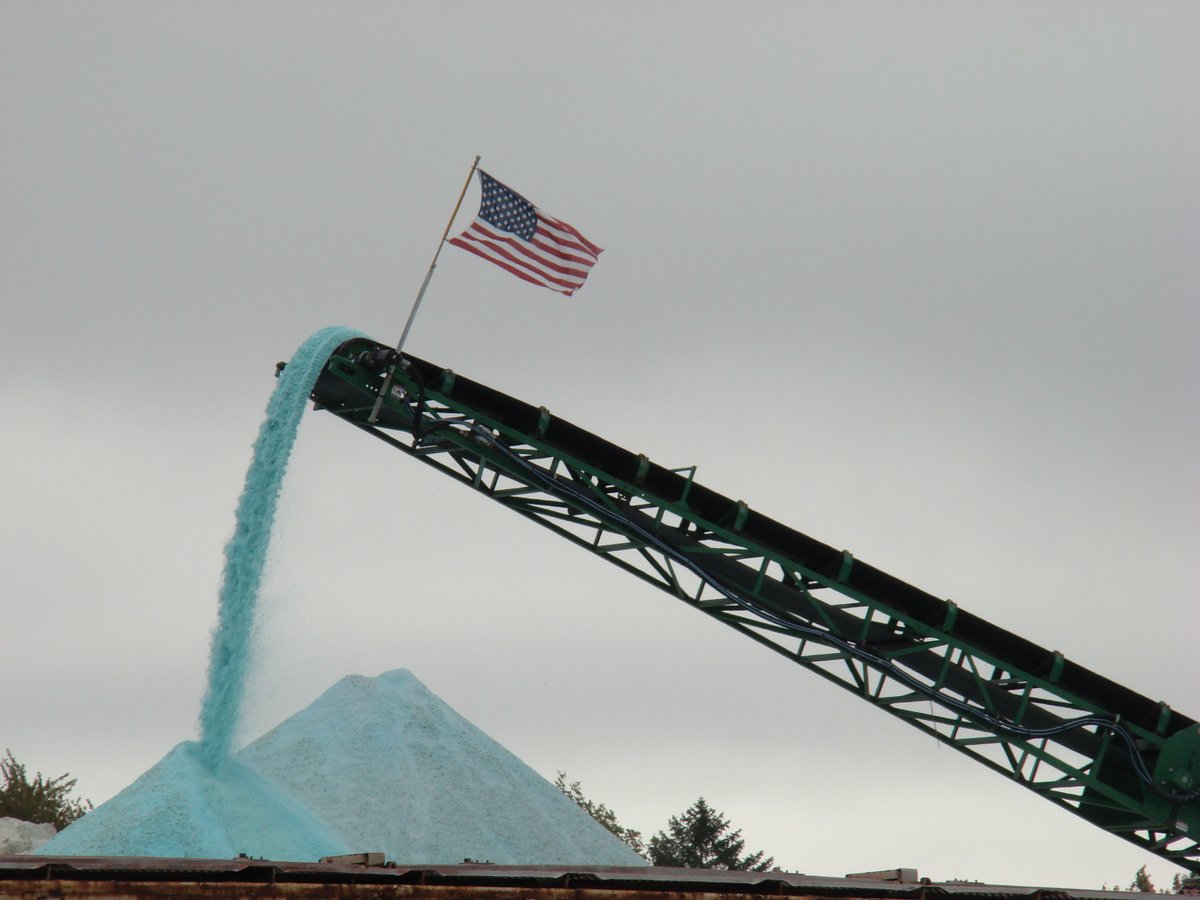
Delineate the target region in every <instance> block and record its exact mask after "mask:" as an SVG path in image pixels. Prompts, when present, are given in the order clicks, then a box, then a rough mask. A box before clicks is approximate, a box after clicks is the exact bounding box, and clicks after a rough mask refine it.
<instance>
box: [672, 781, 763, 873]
mask: <svg viewBox="0 0 1200 900" xmlns="http://www.w3.org/2000/svg"><path fill="white" fill-rule="evenodd" d="M667 829H668V831H667V832H663V831H660V832H659V833H658V834H656V835H654V837H652V838H650V861H651V862H652V863H654V865H656V866H685V867H687V868H692V869H741V870H748V871H753V872H765V871H766V870H767V869H769V868H770V867H771V865H772V864H773V863H774V862H775V858H774V857H770V856H769V857H767V858H766V859H763V852H762V851H761V850H759V851H758V852H757V853H751V854H749V855H748V856H742V851H743V849H744V848H745V846H746V842H745V841H744V840H743V839H742V831H741V829H740V828H739V829H738V830H737V831H734V832H730V831H729V820H728V819H726V818H725V817H724V816H723V815H722V814H721V813H720V812H718V811H717V810H715V809H713V808H712V807H711V806H709V805H708V803H707V802H706V801H705V799H704V798H703V797H701V798H700V799H699V800H697V801H696V802H695V803H693V804H692V805H691V806H690V807H689V808H688V809H687V810H686V811H685V812H684V814H683V815H682V816H671V818H670V820H669V821H668V823H667ZM668 832H669V833H668Z"/></svg>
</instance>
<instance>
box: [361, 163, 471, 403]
mask: <svg viewBox="0 0 1200 900" xmlns="http://www.w3.org/2000/svg"><path fill="white" fill-rule="evenodd" d="M479 159H480V157H479V156H476V157H475V162H473V163H471V171H469V172H468V173H467V180H466V181H465V182H463V187H462V191H461V192H459V195H458V202H457V203H455V204H454V212H452V213H450V221H449V222H447V223H446V230H445V231H443V232H442V239H441V240H440V241H438V246H437V251H436V252H435V253H434V254H433V262H431V263H430V264H429V271H428V272H426V273H425V280H424V281H422V282H421V289H420V290H419V291H417V299H416V300H415V301H413V305H412V309H411V310H410V311H409V313H408V321H406V322H405V323H404V331H402V332H401V333H400V340H399V341H397V342H396V356H395V359H394V360H393V362H392V364H391V365H389V366H388V369H387V374H386V375H385V376H384V377H383V386H382V387H381V388H380V389H379V396H378V397H376V398H375V406H374V407H373V408H372V409H371V415H369V416H368V417H367V422H368V423H369V424H371V425H374V424H375V422H376V421H378V419H379V410H380V408H381V407H382V406H383V398H384V397H385V396H386V395H387V392H388V389H389V388H390V387H391V386H392V376H393V375H394V374H395V372H396V366H397V365H398V364H399V362H400V351H401V349H402V348H403V347H404V342H405V341H406V340H407V339H408V333H409V331H411V330H412V325H413V319H415V318H416V317H417V310H418V309H419V308H420V306H421V300H422V299H424V297H425V289H426V288H427V287H429V279H431V278H432V277H433V270H434V269H436V268H437V261H438V257H439V256H440V255H441V253H442V247H444V246H445V245H446V238H447V237H449V235H450V229H451V228H452V227H454V219H455V217H457V216H458V210H459V207H461V206H462V202H463V197H465V196H467V188H469V187H470V186H471V179H472V178H473V177H474V175H475V170H476V169H478V168H479Z"/></svg>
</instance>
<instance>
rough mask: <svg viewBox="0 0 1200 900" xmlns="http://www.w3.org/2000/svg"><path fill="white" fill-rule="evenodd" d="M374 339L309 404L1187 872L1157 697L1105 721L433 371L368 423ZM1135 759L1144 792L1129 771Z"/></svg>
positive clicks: (1194, 824) (1192, 835)
mask: <svg viewBox="0 0 1200 900" xmlns="http://www.w3.org/2000/svg"><path fill="white" fill-rule="evenodd" d="M379 346H380V345H377V344H375V343H374V342H358V343H354V342H352V343H351V345H348V346H344V347H343V348H340V349H339V351H338V352H337V353H335V355H334V356H333V357H331V359H330V361H329V363H328V364H327V367H326V370H325V372H324V373H323V375H322V380H323V381H319V382H318V387H317V390H315V391H314V401H315V403H316V404H317V406H318V407H319V408H325V409H328V411H329V412H331V413H333V414H334V415H336V416H338V417H340V418H342V419H344V420H346V421H348V422H350V423H352V424H354V425H356V426H357V427H359V428H361V429H363V430H365V431H367V432H369V433H370V434H372V435H374V436H375V437H377V438H379V439H381V440H383V441H385V442H387V443H388V444H390V445H391V446H393V447H395V448H396V449H398V450H401V451H402V452H404V453H406V454H408V455H409V456H412V457H414V458H415V459H418V460H420V461H421V462H423V463H425V464H426V465H429V466H432V467H433V468H435V469H437V470H438V471H440V472H442V473H443V474H446V475H449V476H450V477H452V478H454V479H456V480H458V481H461V482H463V483H464V484H466V485H469V486H470V487H472V488H474V489H475V490H477V491H479V492H480V493H483V494H486V495H487V496H489V497H490V498H492V499H493V500H495V501H496V502H498V503H501V504H503V505H504V506H506V507H508V508H509V509H511V510H513V511H514V512H516V513H519V514H520V515H522V516H525V517H526V518H528V519H530V520H532V521H534V522H537V523H538V524H539V525H542V526H544V527H545V528H548V529H550V530H551V531H553V532H554V533H556V534H558V535H560V536H561V537H563V538H565V539H567V540H569V541H571V542H572V543H575V544H577V545H579V546H581V547H583V548H585V549H587V550H589V551H591V552H592V553H594V554H596V555H597V556H600V557H601V558H603V559H605V560H607V561H608V562H610V563H612V564H613V565H616V566H618V567H620V568H622V569H624V570H625V571H626V572H628V573H630V574H631V575H634V576H636V577H638V578H640V579H642V580H643V581H646V582H648V583H649V584H652V585H654V586H655V587H658V588H660V589H662V590H664V591H666V592H667V593H669V594H671V595H673V596H674V597H676V598H678V599H679V600H681V601H682V602H684V603H686V604H688V605H689V606H692V607H694V608H695V609H697V610H699V611H701V612H703V613H705V614H707V615H709V616H712V617H713V618H715V619H718V620H719V621H721V622H723V623H724V624H726V625H728V626H729V627H730V628H733V629H734V630H736V631H739V632H741V633H742V634H744V635H746V636H747V637H749V638H751V639H753V640H755V641H758V642H759V643H761V644H763V645H764V646H766V647H769V648H770V649H772V650H774V651H776V652H777V653H780V654H782V655H783V656H786V657H787V658H788V659H791V660H792V661H794V662H796V663H798V664H799V665H801V666H803V667H805V668H806V669H808V670H810V671H812V672H815V673H816V674H818V675H820V676H821V677H822V678H825V679H827V680H829V681H832V682H834V683H835V684H838V685H840V686H841V687H843V688H845V689H847V690H849V691H851V692H852V693H854V694H855V695H857V696H859V697H861V698H862V699H864V700H866V701H868V702H870V703H872V704H874V705H875V706H878V707H880V708H881V709H884V710H886V711H887V712H889V713H891V714H892V715H894V716H897V717H898V718H900V719H902V720H903V721H905V722H907V723H908V724H910V725H912V726H913V727H914V728H918V729H920V730H921V731H923V732H925V733H927V734H929V735H931V736H932V737H934V738H935V739H937V740H938V741H940V742H942V743H943V744H946V745H949V746H951V747H953V748H955V749H956V750H958V751H960V752H962V753H964V754H966V755H967V756H969V757H971V758H972V759H974V760H976V761H977V762H979V763H982V764H983V765H985V766H987V767H988V768H990V769H992V770H993V771H996V772H998V773H1000V774H1001V775H1004V776H1006V777H1007V778H1010V779H1011V780H1013V781H1015V782H1017V783H1018V784H1021V785H1022V786H1024V787H1026V788H1028V789H1030V790H1032V791H1034V792H1035V793H1037V794H1039V795H1040V796H1042V797H1044V798H1045V799H1046V800H1048V801H1050V802H1051V803H1054V804H1055V805H1057V806H1060V807H1062V808H1063V809H1065V810H1067V811H1069V812H1072V813H1074V814H1076V815H1078V816H1081V817H1082V818H1084V819H1087V820H1088V821H1090V822H1092V823H1093V824H1095V825H1097V826H1099V827H1101V828H1103V829H1105V830H1106V831H1108V832H1110V833H1112V834H1115V835H1117V836H1119V837H1122V838H1124V839H1125V840H1128V841H1130V842H1132V843H1134V844H1136V845H1138V846H1140V847H1142V848H1144V849H1146V850H1149V851H1150V852H1152V853H1155V854H1157V855H1158V856H1160V857H1162V858H1164V859H1167V860H1170V861H1171V862H1174V863H1176V864H1178V865H1180V866H1183V867H1185V868H1187V869H1190V870H1191V871H1193V872H1200V842H1198V839H1197V838H1198V836H1200V791H1197V790H1196V786H1197V782H1200V729H1198V728H1197V727H1196V725H1195V724H1194V723H1192V722H1191V720H1186V722H1187V723H1188V724H1187V725H1186V727H1184V728H1182V729H1180V728H1178V722H1179V720H1180V718H1181V717H1180V716H1179V714H1177V713H1173V711H1171V710H1170V709H1169V708H1168V707H1166V706H1165V705H1164V706H1163V707H1162V710H1163V712H1162V715H1161V717H1160V721H1159V723H1158V726H1157V728H1146V727H1142V726H1140V725H1137V724H1133V723H1121V722H1120V721H1119V718H1120V717H1119V716H1113V715H1112V711H1111V710H1106V709H1103V708H1100V707H1098V706H1097V705H1096V704H1095V703H1090V702H1088V701H1086V700H1084V699H1083V698H1081V697H1078V696H1073V695H1072V694H1071V693H1069V692H1067V691H1064V690H1063V688H1062V687H1061V686H1060V685H1059V684H1057V683H1056V679H1057V678H1058V677H1059V674H1060V673H1061V671H1062V668H1063V666H1064V665H1066V664H1067V663H1066V662H1065V660H1063V659H1062V657H1061V656H1059V655H1057V654H1056V655H1055V657H1054V660H1055V662H1054V665H1053V666H1052V667H1051V671H1049V672H1047V673H1042V674H1040V675H1039V674H1035V673H1033V672H1029V671H1023V670H1022V669H1021V668H1020V667H1019V666H1017V665H1014V664H1013V663H1012V662H1011V661H1006V660H1004V659H1000V658H997V657H996V656H995V655H994V654H991V653H988V652H984V651H982V650H980V649H979V648H978V647H975V646H971V644H970V643H968V642H966V641H964V640H962V639H961V638H960V637H959V636H956V634H955V630H954V629H955V618H956V617H957V615H958V610H957V607H956V606H954V604H952V603H949V602H947V603H946V604H945V615H944V618H943V621H941V622H940V623H939V625H938V626H933V625H930V624H929V622H928V621H920V620H918V619H915V618H913V617H911V616H906V615H905V614H904V613H902V612H901V611H900V610H897V609H893V608H889V606H888V605H887V604H886V603H884V602H882V601H881V600H880V598H878V597H873V596H870V595H868V594H867V593H864V592H862V591H859V590H855V589H852V588H851V587H849V586H848V585H847V584H846V583H845V582H846V581H847V580H848V576H849V573H850V572H851V571H852V569H853V567H854V566H855V560H854V558H853V557H852V556H851V554H849V553H843V555H842V562H841V566H840V571H839V572H838V574H837V577H830V575H829V574H828V573H827V574H821V573H820V572H817V571H813V570H812V569H810V568H807V567H806V566H804V565H802V564H800V563H799V562H798V561H797V560H795V559H789V558H787V556H786V555H784V554H781V553H780V552H778V550H777V549H776V550H772V549H770V548H768V547H764V546H761V545H758V544H756V543H754V542H753V541H750V540H747V539H746V537H745V536H744V535H743V534H742V533H741V528H742V526H743V525H744V524H745V521H746V518H747V516H748V514H749V508H748V507H747V506H746V505H745V504H744V503H738V504H737V505H736V506H735V507H734V508H733V509H732V510H731V513H730V514H729V515H727V516H725V520H723V521H709V520H706V519H704V518H702V517H700V516H698V515H697V514H696V512H695V511H693V509H691V508H690V506H689V503H688V490H689V488H691V486H692V484H693V482H694V474H695V469H694V467H693V468H691V469H683V470H676V471H678V472H680V473H682V474H683V476H684V477H685V478H686V484H685V487H684V489H683V491H682V492H681V495H680V496H679V497H675V498H667V497H663V496H656V495H655V494H654V493H653V492H651V491H649V490H648V489H647V488H646V486H645V485H644V484H641V483H639V481H640V479H641V477H642V476H644V475H645V473H646V471H647V470H648V468H649V461H648V460H647V459H646V458H645V457H640V463H639V466H638V472H637V473H636V474H634V476H633V477H632V478H628V477H626V478H621V477H618V476H617V475H616V474H614V473H612V472H606V471H602V470H601V469H600V468H598V467H597V466H595V465H594V464H589V463H588V462H586V461H584V460H583V459H579V458H575V457H573V456H571V455H570V454H568V453H565V452H563V451H562V449H560V448H557V447H555V446H552V445H551V444H550V443H549V442H548V441H546V440H545V439H544V437H545V434H546V431H547V428H548V426H549V423H550V421H551V417H550V414H549V413H548V412H547V411H546V410H545V409H544V408H543V409H542V410H541V415H540V416H538V423H537V425H536V426H535V427H533V428H532V429H529V430H524V431H523V430H518V429H514V428H512V427H510V426H509V425H506V424H504V423H503V422H501V421H498V420H496V419H495V418H492V417H490V416H489V415H488V414H487V413H486V412H485V411H482V410H480V409H478V408H473V407H472V405H471V404H469V403H467V402H464V401H463V400H462V399H461V398H459V397H456V396H455V392H454V388H455V376H454V374H453V373H452V372H450V371H449V370H439V372H440V377H438V378H436V379H434V381H436V383H431V382H430V379H428V378H416V377H414V375H415V374H419V373H416V372H415V370H413V369H408V368H406V367H404V366H400V367H397V368H396V370H395V373H394V375H393V378H392V386H391V390H390V391H389V393H388V395H387V396H385V397H384V404H383V410H384V415H383V416H382V417H381V420H380V422H379V423H378V424H376V425H371V424H368V421H367V419H368V415H369V413H370V412H371V409H372V406H373V404H374V402H375V399H376V395H377V392H378V391H379V389H380V386H381V384H382V380H383V379H382V377H381V375H380V372H379V371H378V369H377V367H371V366H369V365H364V364H361V362H362V359H363V357H361V356H360V353H361V351H362V350H363V349H375V348H378V347H379ZM418 397H420V399H421V402H420V403H419V404H418V403H417V402H416V398H418ZM931 699H932V700H933V701H934V702H935V703H936V704H937V705H936V706H935V705H934V704H931V702H930V701H931ZM1072 723H1084V724H1076V725H1074V726H1072ZM1169 726H1170V727H1169ZM1130 741H1132V744H1133V746H1132V747H1131V746H1130ZM1135 751H1136V753H1137V754H1139V755H1140V756H1141V758H1142V759H1143V761H1144V764H1145V765H1144V770H1147V771H1149V772H1150V773H1152V775H1153V782H1154V784H1148V783H1146V780H1145V778H1140V777H1138V773H1137V771H1136V770H1135V768H1134V767H1133V766H1132V765H1131V760H1132V758H1133V754H1134V752H1135ZM1189 792H1191V794H1189ZM1193 794H1195V795H1197V796H1193Z"/></svg>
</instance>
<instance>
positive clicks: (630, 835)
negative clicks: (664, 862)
mask: <svg viewBox="0 0 1200 900" xmlns="http://www.w3.org/2000/svg"><path fill="white" fill-rule="evenodd" d="M554 786H555V787H556V788H558V789H559V790H560V791H562V792H563V793H564V794H566V795H567V796H568V797H570V798H571V799H572V800H574V801H575V803H576V804H577V805H578V806H579V807H580V808H582V809H583V811H584V812H586V813H587V814H588V815H589V816H591V817H592V818H593V819H595V820H596V821H597V822H599V823H600V824H601V825H603V826H604V827H605V828H607V829H608V830H609V831H611V832H612V833H613V834H614V835H616V836H617V837H618V838H620V839H621V840H622V841H624V842H625V844H626V845H627V846H628V847H629V849H631V850H632V851H633V852H634V853H636V854H637V855H638V856H641V857H643V858H645V856H646V845H645V843H643V841H642V833H641V832H640V831H635V830H634V829H632V828H625V827H623V826H622V825H621V823H620V822H618V821H617V814H616V813H615V812H613V811H612V810H611V809H609V808H608V807H607V806H605V805H604V804H603V803H595V802H593V801H591V800H589V799H588V798H587V797H585V796H584V795H583V789H582V788H580V786H579V782H578V781H572V782H571V783H570V784H567V773H566V772H559V773H558V777H557V778H556V779H554Z"/></svg>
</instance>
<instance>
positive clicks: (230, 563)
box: [200, 327, 358, 769]
mask: <svg viewBox="0 0 1200 900" xmlns="http://www.w3.org/2000/svg"><path fill="white" fill-rule="evenodd" d="M356 336H358V332H356V331H352V330H350V329H348V328H340V327H332V328H324V329H322V330H320V331H318V332H316V333H315V334H313V335H312V336H311V337H309V338H308V340H306V341H305V342H304V343H303V344H302V345H301V346H300V349H298V350H297V351H296V353H295V355H294V356H293V357H292V358H291V360H290V361H289V362H288V364H287V367H286V368H285V369H284V370H283V372H282V373H281V374H280V376H279V380H278V382H277V384H276V385H275V392H274V393H273V394H272V395H271V399H270V401H269V402H268V404H267V411H266V414H265V416H264V418H263V422H262V425H261V427H260V428H259V432H258V440H257V441H255V443H254V456H253V458H252V459H251V461H250V467H249V468H248V469H247V470H246V484H245V487H244V488H243V490H242V496H241V497H240V498H239V499H238V505H237V521H236V525H235V526H234V532H233V536H232V537H231V538H230V539H229V542H228V543H227V544H226V545H225V571H224V575H223V577H222V580H221V593H220V600H219V605H218V609H217V627H216V630H215V631H214V632H213V636H212V646H211V649H210V651H209V662H208V689H207V691H206V693H205V695H204V703H203V705H202V706H201V709H200V754H201V758H202V760H203V761H204V763H205V765H207V766H208V767H209V768H212V769H215V768H217V767H218V766H220V765H221V763H222V762H223V761H225V760H226V759H228V758H229V757H230V755H231V753H232V752H233V739H234V735H235V733H236V731H237V725H238V720H239V718H240V716H241V710H242V701H243V699H244V698H245V695H246V675H247V672H248V670H249V664H250V650H251V634H252V630H253V625H254V611H255V607H256V606H257V603H258V589H259V585H260V583H261V582H262V573H263V567H264V565H265V564H266V558H267V547H268V545H269V544H270V539H271V527H272V525H273V523H274V521H275V508H276V505H277V503H278V500H279V490H280V487H281V486H282V484H283V474H284V471H285V470H286V469H287V462H288V458H289V457H290V456H291V453H292V445H293V444H294V443H295V441H296V432H297V429H299V427H300V417H301V416H302V415H303V414H304V408H305V405H306V403H307V401H308V397H309V394H311V393H312V388H313V384H314V383H315V382H316V380H317V376H318V375H320V373H321V369H322V368H323V366H324V365H325V361H326V360H327V359H328V358H329V354H330V353H332V352H333V350H334V348H336V347H337V346H338V344H341V343H342V342H343V341H346V340H348V339H350V338H352V337H356Z"/></svg>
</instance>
